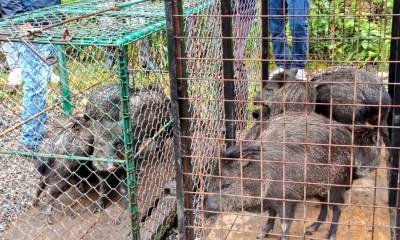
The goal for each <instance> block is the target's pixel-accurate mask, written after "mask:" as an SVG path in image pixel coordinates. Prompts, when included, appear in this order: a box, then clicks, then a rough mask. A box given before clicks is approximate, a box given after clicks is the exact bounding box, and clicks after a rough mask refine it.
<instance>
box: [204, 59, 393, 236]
mask: <svg viewBox="0 0 400 240" xmlns="http://www.w3.org/2000/svg"><path fill="white" fill-rule="evenodd" d="M293 76H294V74H292V73H291V72H284V73H281V74H277V75H275V76H273V77H272V79H271V80H269V81H268V82H267V83H266V84H265V86H263V89H262V91H261V92H260V93H259V94H258V95H257V97H256V98H255V99H254V103H255V104H257V105H259V107H260V109H259V110H256V111H255V112H253V117H255V118H257V119H258V120H261V118H262V120H263V121H259V122H257V123H256V124H255V125H254V126H253V127H252V128H251V129H250V130H248V132H247V133H246V135H245V141H242V142H241V144H237V145H234V146H230V147H228V148H227V149H226V150H223V151H221V162H220V164H218V167H219V171H218V169H217V172H219V174H217V176H216V177H212V178H211V179H210V186H209V189H208V192H209V193H208V194H207V195H206V199H205V206H204V207H205V210H206V212H207V213H208V214H207V215H213V214H215V213H216V212H220V211H222V212H229V211H242V210H246V211H256V212H258V211H263V212H268V215H269V218H268V220H267V222H266V224H265V225H264V226H263V228H262V233H260V234H259V238H264V237H266V236H267V235H268V233H270V232H271V231H272V229H273V228H274V222H275V218H276V216H277V215H278V217H279V218H280V222H281V228H282V239H288V238H289V235H290V226H291V223H292V220H293V218H294V214H295V208H296V205H297V204H298V203H299V202H303V201H308V200H309V199H311V198H316V199H318V200H319V201H320V202H321V205H320V206H321V208H320V213H319V216H318V220H317V221H316V222H314V223H313V224H311V225H310V226H308V227H307V229H306V234H312V232H314V231H316V230H318V228H319V227H320V225H321V224H322V223H323V222H324V221H325V220H326V218H327V213H328V206H329V207H331V209H332V211H333V215H332V221H331V222H332V223H331V225H330V229H329V233H328V239H335V237H336V232H337V228H338V221H339V218H340V214H341V209H342V205H343V203H344V201H345V200H344V194H345V192H346V191H347V190H348V189H349V188H350V186H351V184H352V182H353V181H354V180H355V179H358V178H361V177H363V176H366V175H367V174H368V173H369V172H370V171H372V170H374V169H375V168H376V167H377V166H378V164H379V146H380V144H382V142H381V141H383V142H384V143H385V144H386V145H389V144H390V139H389V136H388V131H387V128H385V126H386V125H387V123H386V121H387V116H388V112H389V110H390V109H389V106H390V104H391V98H390V95H389V94H388V92H387V91H386V90H385V88H384V87H383V86H382V84H381V83H380V82H379V81H378V79H377V78H376V74H374V73H371V72H368V71H365V70H360V69H354V68H351V67H344V68H339V69H336V70H333V71H328V72H325V73H323V74H320V75H318V76H316V77H314V78H313V79H312V80H311V81H309V82H304V81H300V80H297V79H295V78H294V77H293ZM381 126H383V127H381ZM260 140H261V142H260ZM238 159H241V160H240V161H239V160H238ZM261 208H262V209H261Z"/></svg>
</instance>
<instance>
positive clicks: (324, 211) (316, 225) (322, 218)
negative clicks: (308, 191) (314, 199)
mask: <svg viewBox="0 0 400 240" xmlns="http://www.w3.org/2000/svg"><path fill="white" fill-rule="evenodd" d="M327 216H328V205H327V204H326V203H322V204H321V209H320V210H319V215H318V219H317V221H315V222H313V223H312V224H311V225H310V226H308V227H307V228H306V235H311V234H312V233H313V232H315V231H317V230H318V229H319V227H320V226H321V225H322V223H323V222H324V221H325V220H326V217H327Z"/></svg>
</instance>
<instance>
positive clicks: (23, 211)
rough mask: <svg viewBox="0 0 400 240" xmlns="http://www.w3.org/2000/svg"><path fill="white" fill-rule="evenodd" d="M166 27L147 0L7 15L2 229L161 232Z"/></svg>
mask: <svg viewBox="0 0 400 240" xmlns="http://www.w3.org/2000/svg"><path fill="white" fill-rule="evenodd" d="M189 10H190V9H189ZM164 27H165V12H164V3H163V2H162V1H143V0H138V1H115V2H114V1H105V0H104V1H97V0H96V1H91V0H88V1H81V2H77V3H72V4H66V5H61V6H53V7H50V8H44V9H41V10H36V11H32V12H27V13H23V14H18V15H16V16H14V17H10V18H5V19H3V20H2V21H0V31H1V33H0V45H1V51H0V52H1V64H0V86H1V89H0V99H1V100H0V109H1V110H0V112H1V116H0V166H1V169H2V170H1V171H0V172H1V173H0V238H1V239H139V238H140V239H156V238H159V237H160V236H159V235H160V234H162V233H163V232H164V230H163V229H162V228H163V227H164V225H165V223H164V221H167V220H168V219H169V220H168V221H173V218H172V219H171V217H173V216H174V212H175V211H176V210H175V208H176V207H175V199H174V198H173V192H174V191H173V188H174V187H173V185H174V184H173V180H174V176H175V171H174V161H173V154H172V153H173V149H174V146H173V143H172V132H171V131H172V130H171V129H172V124H173V121H172V118H171V114H170V97H169V88H170V87H169V79H168V71H167V70H168V69H167V47H166V45H167V44H166V38H165V31H164V30H163V29H164ZM171 189H172V190H171Z"/></svg>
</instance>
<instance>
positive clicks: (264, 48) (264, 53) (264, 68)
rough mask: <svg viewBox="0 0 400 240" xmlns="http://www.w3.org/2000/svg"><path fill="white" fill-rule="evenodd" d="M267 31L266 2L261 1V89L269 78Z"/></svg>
mask: <svg viewBox="0 0 400 240" xmlns="http://www.w3.org/2000/svg"><path fill="white" fill-rule="evenodd" d="M268 36H269V29H268V1H261V38H262V40H261V81H262V87H264V85H265V82H266V81H267V80H268V78H269V71H268V65H269V63H268V53H269V41H268Z"/></svg>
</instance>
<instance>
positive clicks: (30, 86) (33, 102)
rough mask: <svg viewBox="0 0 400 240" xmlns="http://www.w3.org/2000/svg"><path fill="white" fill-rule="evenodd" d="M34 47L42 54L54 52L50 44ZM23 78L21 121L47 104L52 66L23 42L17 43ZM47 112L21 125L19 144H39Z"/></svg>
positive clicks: (46, 55)
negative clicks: (47, 88) (47, 90)
mask: <svg viewBox="0 0 400 240" xmlns="http://www.w3.org/2000/svg"><path fill="white" fill-rule="evenodd" d="M33 46H34V48H35V49H36V50H37V51H38V52H39V53H40V54H42V55H43V56H45V57H48V56H50V55H52V54H53V53H54V51H55V50H54V47H53V46H52V45H45V44H34V45H33ZM18 49H19V53H20V57H21V67H22V79H23V83H24V84H23V103H22V104H23V108H24V110H23V113H22V116H21V119H22V120H23V121H25V120H27V119H29V118H30V117H31V116H33V115H35V114H37V113H39V112H41V111H43V110H44V109H45V108H46V106H47V96H46V86H47V84H48V83H49V81H50V78H51V74H52V66H48V65H47V64H46V63H44V62H43V61H42V60H41V59H40V58H39V57H38V56H36V55H35V54H33V53H32V50H31V49H29V48H28V47H26V46H25V45H23V44H19V47H18ZM46 121H47V114H46V113H42V114H40V115H39V116H38V117H36V118H34V119H32V120H30V121H28V122H26V123H25V124H24V125H23V126H22V136H21V140H20V142H21V144H22V145H24V146H25V147H26V148H27V149H29V150H37V147H38V146H39V145H40V144H41V142H42V139H43V134H44V131H45V126H44V124H45V122H46Z"/></svg>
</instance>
